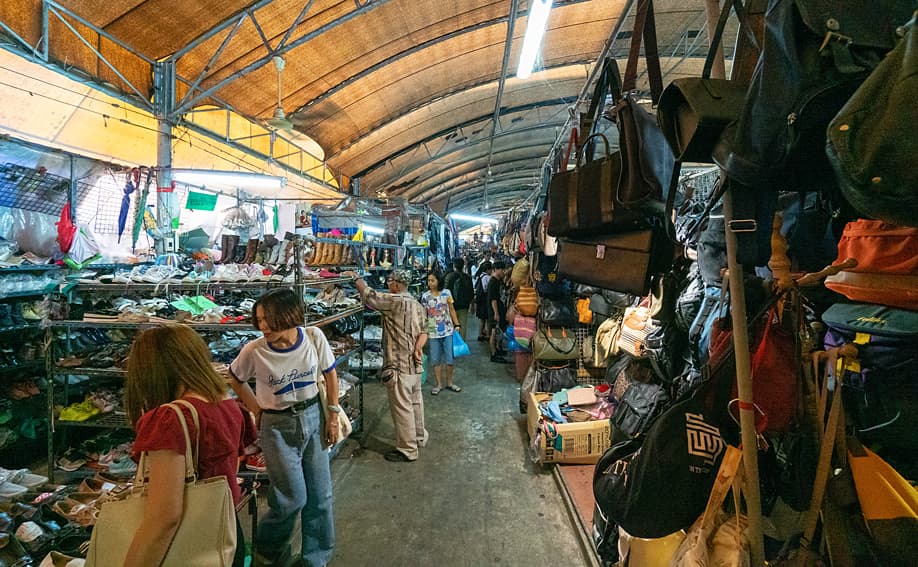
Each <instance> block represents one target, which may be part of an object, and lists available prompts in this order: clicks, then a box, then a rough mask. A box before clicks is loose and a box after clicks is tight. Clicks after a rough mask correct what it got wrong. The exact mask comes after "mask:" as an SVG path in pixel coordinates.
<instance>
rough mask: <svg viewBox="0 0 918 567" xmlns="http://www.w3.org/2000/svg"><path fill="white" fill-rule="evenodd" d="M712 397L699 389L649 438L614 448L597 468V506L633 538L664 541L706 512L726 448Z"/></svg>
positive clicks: (667, 412)
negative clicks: (711, 401) (660, 539)
mask: <svg viewBox="0 0 918 567" xmlns="http://www.w3.org/2000/svg"><path fill="white" fill-rule="evenodd" d="M637 387H638V385H632V386H631V387H630V388H629V389H628V391H627V392H626V393H625V397H628V395H629V394H630V393H631V392H632V391H633V390H635V388H637ZM707 393H708V389H707V388H700V389H696V390H695V391H694V395H692V396H691V397H689V398H687V399H685V400H683V401H681V402H677V403H675V404H673V405H671V406H669V408H667V409H666V410H665V411H663V413H662V414H661V415H660V416H659V417H657V418H656V419H655V420H654V421H653V423H652V424H651V425H650V427H649V429H647V431H646V433H645V434H644V435H642V436H639V437H638V438H635V439H627V440H625V441H622V442H620V443H616V444H613V446H612V448H611V449H609V450H607V451H606V453H605V454H603V456H602V457H601V458H600V459H599V461H598V462H597V463H596V468H595V470H594V473H593V496H594V497H595V499H596V503H597V504H598V505H599V506H600V507H601V508H602V510H603V512H604V514H605V515H606V516H607V517H608V518H609V519H610V520H611V521H613V522H615V523H616V524H618V525H619V526H620V527H621V528H622V529H624V530H625V531H627V532H628V533H629V534H631V535H633V536H636V537H642V538H658V537H664V536H666V535H669V534H671V533H674V532H677V531H679V530H681V529H684V528H687V527H688V526H689V525H691V524H692V522H694V521H695V520H696V519H697V518H698V516H699V515H700V514H701V513H702V511H703V510H704V508H705V503H706V502H707V499H708V495H709V494H710V490H711V487H712V485H713V483H714V478H715V473H716V471H717V467H718V465H719V461H720V457H721V455H722V454H723V451H724V448H725V443H724V440H723V438H722V437H721V432H720V429H719V425H720V421H719V415H718V414H717V412H713V411H712V410H711V409H709V408H711V407H713V406H709V405H708V403H707V401H706V398H707V396H706V394H707ZM635 394H636V393H635ZM619 411H621V409H620V408H619V409H617V410H616V414H615V415H617V414H618V412H619ZM613 417H615V416H613Z"/></svg>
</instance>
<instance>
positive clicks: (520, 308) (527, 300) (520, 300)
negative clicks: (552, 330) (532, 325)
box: [516, 285, 539, 317]
mask: <svg viewBox="0 0 918 567" xmlns="http://www.w3.org/2000/svg"><path fill="white" fill-rule="evenodd" d="M516 310H517V312H519V314H520V315H525V316H526V317H535V315H536V313H538V311H539V295H538V294H537V293H536V290H535V288H534V287H531V286H527V285H524V286H522V287H521V288H520V290H519V291H518V292H517V294H516Z"/></svg>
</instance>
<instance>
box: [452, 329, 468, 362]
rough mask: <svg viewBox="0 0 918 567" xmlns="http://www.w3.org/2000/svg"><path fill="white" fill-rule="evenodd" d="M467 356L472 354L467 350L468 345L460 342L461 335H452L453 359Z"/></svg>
mask: <svg viewBox="0 0 918 567" xmlns="http://www.w3.org/2000/svg"><path fill="white" fill-rule="evenodd" d="M467 354H472V351H470V350H469V345H467V344H465V341H464V340H462V335H460V334H459V333H453V358H459V357H460V356H465V355H467Z"/></svg>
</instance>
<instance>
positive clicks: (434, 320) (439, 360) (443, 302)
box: [421, 272, 462, 396]
mask: <svg viewBox="0 0 918 567" xmlns="http://www.w3.org/2000/svg"><path fill="white" fill-rule="evenodd" d="M427 289H428V291H425V292H424V293H423V294H422V295H421V305H423V306H424V309H425V310H427V341H428V344H429V345H430V366H431V367H432V368H433V370H434V376H435V377H436V379H437V385H436V386H434V388H433V389H431V390H430V394H431V395H433V396H436V395H437V394H439V393H440V391H441V390H442V389H443V367H444V366H446V389H447V390H452V391H453V392H461V391H462V388H460V387H459V386H457V385H456V384H453V333H454V332H456V331H457V330H458V329H459V328H460V325H459V319H458V316H457V315H456V309H455V307H454V306H453V302H454V300H453V296H452V294H451V293H450V291H449V290H448V289H443V279H442V278H441V277H440V275H439V274H437V273H436V272H430V273H429V274H427Z"/></svg>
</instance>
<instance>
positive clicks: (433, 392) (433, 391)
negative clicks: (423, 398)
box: [430, 386, 440, 396]
mask: <svg viewBox="0 0 918 567" xmlns="http://www.w3.org/2000/svg"><path fill="white" fill-rule="evenodd" d="M439 393H440V387H439V386H437V387H436V388H434V389H432V390H431V391H430V395H431V396H436V395H437V394H439Z"/></svg>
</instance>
